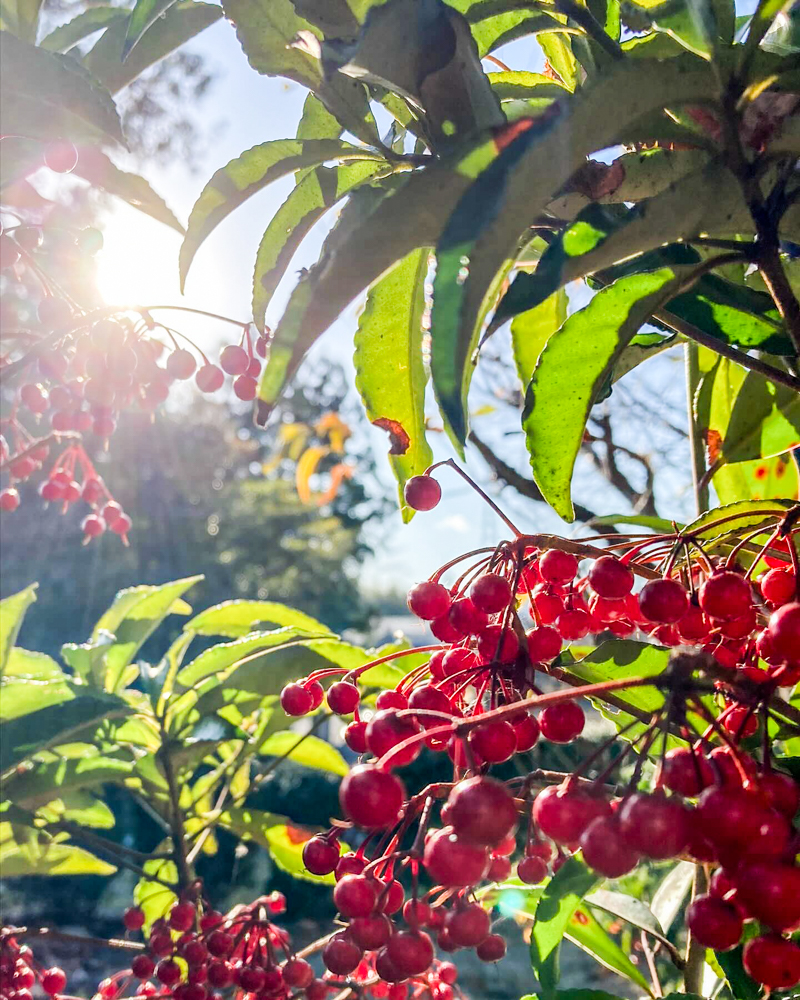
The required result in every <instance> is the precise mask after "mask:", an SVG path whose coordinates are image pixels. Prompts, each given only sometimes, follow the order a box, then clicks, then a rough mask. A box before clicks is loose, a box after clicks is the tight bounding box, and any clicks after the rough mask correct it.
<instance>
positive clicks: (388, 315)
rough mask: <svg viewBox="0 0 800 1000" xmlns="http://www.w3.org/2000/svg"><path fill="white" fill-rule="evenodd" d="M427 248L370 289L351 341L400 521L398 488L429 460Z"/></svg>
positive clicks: (406, 517)
mask: <svg viewBox="0 0 800 1000" xmlns="http://www.w3.org/2000/svg"><path fill="white" fill-rule="evenodd" d="M427 273H428V251H427V250H414V251H413V252H412V253H410V254H409V255H408V256H407V257H406V258H405V259H404V260H403V261H401V262H400V264H398V265H397V267H395V268H393V269H392V270H391V271H390V272H389V274H387V275H386V277H385V278H382V279H381V280H380V281H379V282H378V283H377V284H376V285H374V286H373V287H372V289H371V290H370V292H369V295H368V296H367V304H366V307H365V309H364V312H363V313H362V314H361V317H360V320H359V324H358V332H357V333H356V339H355V356H354V359H353V361H354V364H355V369H356V388H357V389H358V391H359V393H360V394H361V399H362V402H363V403H364V408H365V409H366V411H367V418H368V419H369V420H370V421H371V422H372V423H373V424H375V425H376V426H377V427H380V428H382V429H383V430H386V431H388V433H389V438H390V442H391V446H390V448H389V461H390V464H391V466H392V471H393V472H394V475H395V478H396V479H397V484H398V490H399V495H400V506H401V509H402V511H403V519H404V520H405V521H408V520H410V519H411V516H412V515H413V511H411V510H410V508H408V507H406V505H405V501H404V499H403V487H404V486H405V483H406V481H407V480H408V479H410V478H411V477H412V476H417V475H420V474H421V473H422V472H424V471H425V469H427V467H428V466H429V465H430V464H431V463H432V462H433V453H432V451H431V448H430V445H429V444H428V442H427V439H426V437H425V383H426V382H427V374H426V372H425V368H424V366H423V363H422V333H423V331H422V316H423V313H424V311H425V292H424V286H425V279H426V276H427Z"/></svg>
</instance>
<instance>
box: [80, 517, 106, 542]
mask: <svg viewBox="0 0 800 1000" xmlns="http://www.w3.org/2000/svg"><path fill="white" fill-rule="evenodd" d="M105 530H106V522H105V521H104V520H103V519H102V517H100V516H99V515H98V514H87V515H86V517H85V518H84V519H83V520H82V521H81V531H82V532H83V533H84V535H85V536H86V537H87V538H97V537H99V536H100V535H102V534H103V532H104V531H105Z"/></svg>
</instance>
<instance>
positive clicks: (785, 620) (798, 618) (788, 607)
mask: <svg viewBox="0 0 800 1000" xmlns="http://www.w3.org/2000/svg"><path fill="white" fill-rule="evenodd" d="M767 629H768V631H769V638H770V642H771V644H772V648H773V649H774V651H775V653H777V654H778V655H779V656H784V657H786V659H788V660H792V661H794V660H797V659H798V658H800V601H793V602H792V603H791V604H784V605H783V607H781V608H778V610H777V611H773V613H772V614H771V615H770V619H769V625H768V626H767Z"/></svg>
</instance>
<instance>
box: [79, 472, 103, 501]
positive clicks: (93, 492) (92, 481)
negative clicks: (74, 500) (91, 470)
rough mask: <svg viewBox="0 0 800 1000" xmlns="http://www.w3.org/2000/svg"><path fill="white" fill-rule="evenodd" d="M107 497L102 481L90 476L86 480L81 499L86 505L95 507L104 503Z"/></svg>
mask: <svg viewBox="0 0 800 1000" xmlns="http://www.w3.org/2000/svg"><path fill="white" fill-rule="evenodd" d="M105 495H106V493H105V488H104V486H103V481H102V479H99V478H98V477H97V476H89V477H88V478H86V479H84V481H83V489H82V490H81V499H82V500H83V502H84V503H88V504H90V505H91V506H92V507H94V506H95V504H99V503H100V502H101V501H102V499H103V498H104V497H105Z"/></svg>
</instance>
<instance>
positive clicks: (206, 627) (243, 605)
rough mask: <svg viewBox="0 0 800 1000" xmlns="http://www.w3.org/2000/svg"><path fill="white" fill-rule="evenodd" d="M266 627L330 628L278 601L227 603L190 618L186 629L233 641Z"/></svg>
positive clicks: (320, 629)
mask: <svg viewBox="0 0 800 1000" xmlns="http://www.w3.org/2000/svg"><path fill="white" fill-rule="evenodd" d="M264 625H279V626H284V625H289V626H295V627H297V628H301V629H307V630H308V631H309V632H327V631H328V628H327V626H325V625H323V624H322V622H320V621H317V619H316V618H312V617H311V615H307V614H306V613H305V612H304V611H298V610H297V609H296V608H290V607H289V606H288V605H286V604H279V603H278V602H277V601H247V600H238V601H224V602H223V603H222V604H215V605H214V606H213V607H211V608H206V610H205V611H201V612H200V614H199V615H195V616H194V618H191V619H190V620H189V621H188V622H187V623H186V625H185V626H184V628H185V629H186V630H187V631H189V630H190V631H192V632H194V633H196V634H197V635H226V636H230V637H231V638H232V639H236V638H239V637H241V636H244V635H247V633H248V632H255V631H258V630H259V629H261V628H263V626H264Z"/></svg>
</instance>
